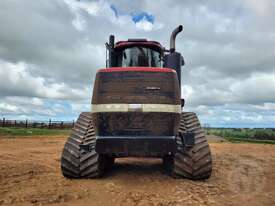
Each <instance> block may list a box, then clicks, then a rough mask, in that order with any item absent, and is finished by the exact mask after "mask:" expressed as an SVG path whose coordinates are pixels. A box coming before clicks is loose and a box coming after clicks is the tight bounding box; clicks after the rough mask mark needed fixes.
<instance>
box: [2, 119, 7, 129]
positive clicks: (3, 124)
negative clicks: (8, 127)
mask: <svg viewBox="0 0 275 206" xmlns="http://www.w3.org/2000/svg"><path fill="white" fill-rule="evenodd" d="M5 120H6V119H5V117H3V121H2V127H5Z"/></svg>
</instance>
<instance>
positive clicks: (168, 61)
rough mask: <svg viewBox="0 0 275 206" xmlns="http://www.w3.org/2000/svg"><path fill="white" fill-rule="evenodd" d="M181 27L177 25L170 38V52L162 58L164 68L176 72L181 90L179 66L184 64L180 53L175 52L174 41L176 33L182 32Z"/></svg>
mask: <svg viewBox="0 0 275 206" xmlns="http://www.w3.org/2000/svg"><path fill="white" fill-rule="evenodd" d="M182 29H183V27H182V25H179V26H178V27H177V28H176V29H174V31H173V32H172V34H171V36H170V52H169V54H167V55H165V56H164V67H167V68H171V69H174V70H175V71H176V72H177V76H178V80H179V86H180V88H181V66H182V65H183V64H184V60H183V57H182V55H181V53H179V52H176V46H175V44H176V43H175V41H176V37H177V35H178V33H180V32H181V31H182Z"/></svg>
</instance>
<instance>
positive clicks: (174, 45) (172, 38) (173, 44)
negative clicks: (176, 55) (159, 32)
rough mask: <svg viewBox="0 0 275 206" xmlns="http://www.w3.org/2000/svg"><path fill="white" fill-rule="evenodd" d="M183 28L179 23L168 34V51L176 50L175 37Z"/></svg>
mask: <svg viewBox="0 0 275 206" xmlns="http://www.w3.org/2000/svg"><path fill="white" fill-rule="evenodd" d="M182 29H183V26H182V25H179V26H178V27H177V28H175V29H174V31H173V32H172V34H171V36H170V53H173V52H175V51H176V37H177V35H178V33H180V32H181V31H182Z"/></svg>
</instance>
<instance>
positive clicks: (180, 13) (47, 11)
mask: <svg viewBox="0 0 275 206" xmlns="http://www.w3.org/2000/svg"><path fill="white" fill-rule="evenodd" d="M111 5H114V6H115V8H117V10H118V14H116V13H115V12H114V10H112V9H111ZM274 5H275V4H274V1H272V0H264V1H261V2H258V1H255V0H252V1H250V0H246V1H241V0H235V1H203V2H200V3H199V4H198V2H195V1H180V0H175V2H174V3H173V4H171V3H170V2H169V1H165V0H163V1H158V2H157V3H156V2H154V1H148V0H141V1H131V2H128V3H127V4H125V1H120V0H116V1H114V0H110V1H107V0H99V1H88V0H81V1H75V0H57V1H44V0H36V1H27V2H25V3H24V4H22V3H20V1H19V0H14V1H0V7H1V8H5V9H4V10H3V11H1V13H0V24H1V31H0V116H1V115H7V114H9V115H14V116H16V117H22V118H23V117H24V118H26V117H28V116H32V117H34V118H35V117H38V116H39V115H40V116H43V117H46V116H47V115H48V116H55V117H57V116H59V117H65V116H64V115H66V114H68V115H71V116H76V115H77V113H79V112H80V111H82V110H89V108H90V98H91V92H92V84H93V81H94V77H95V73H96V70H97V69H99V68H102V67H104V66H105V48H104V43H105V42H106V41H107V39H108V36H109V34H115V36H116V40H125V39H128V38H134V37H145V38H147V39H151V40H156V41H160V42H161V43H163V46H166V48H167V46H168V44H169V35H170V32H171V31H172V30H173V29H174V28H175V27H176V26H177V25H179V24H183V25H184V31H183V33H182V34H180V35H179V36H178V37H177V44H176V48H177V50H178V51H180V52H182V53H183V55H184V57H185V60H186V65H185V67H183V70H182V83H183V85H182V94H183V97H184V98H185V99H186V108H185V110H193V111H196V112H198V113H199V115H200V117H201V119H202V121H203V122H205V123H206V122H209V123H210V124H212V125H213V124H214V125H215V124H216V125H217V124H220V125H229V124H231V125H232V124H234V123H236V124H238V123H239V124H242V125H244V124H251V125H254V124H258V125H260V124H265V125H267V124H269V125H270V124H274V122H275V120H274V116H275V108H274V104H275V99H274V98H275V97H274V96H275V95H274V93H275V90H274V88H275V85H274V82H275V67H274V65H275V50H274V44H275V27H274V26H273V24H274V23H273V19H274V18H275V16H274V15H275V12H274V9H275V6H274ZM164 10H165V12H164ZM143 11H144V12H146V13H148V14H150V15H152V16H153V17H154V23H151V22H150V21H147V20H146V18H143V19H142V20H141V21H138V22H136V23H135V22H134V21H133V19H132V18H133V16H132V15H133V14H138V13H139V12H143ZM22 16H24V18H21V17H22ZM37 115H38V116H37ZM253 117H255V118H253ZM66 118H67V116H66Z"/></svg>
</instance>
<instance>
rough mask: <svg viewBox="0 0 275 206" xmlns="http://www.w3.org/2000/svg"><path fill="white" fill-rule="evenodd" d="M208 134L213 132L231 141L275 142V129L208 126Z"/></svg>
mask: <svg viewBox="0 0 275 206" xmlns="http://www.w3.org/2000/svg"><path fill="white" fill-rule="evenodd" d="M206 131H207V134H212V135H216V136H220V137H223V138H225V139H226V140H228V141H230V142H235V143H238V142H250V143H263V144H275V130H274V129H248V128H245V129H227V128H208V129H206Z"/></svg>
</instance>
